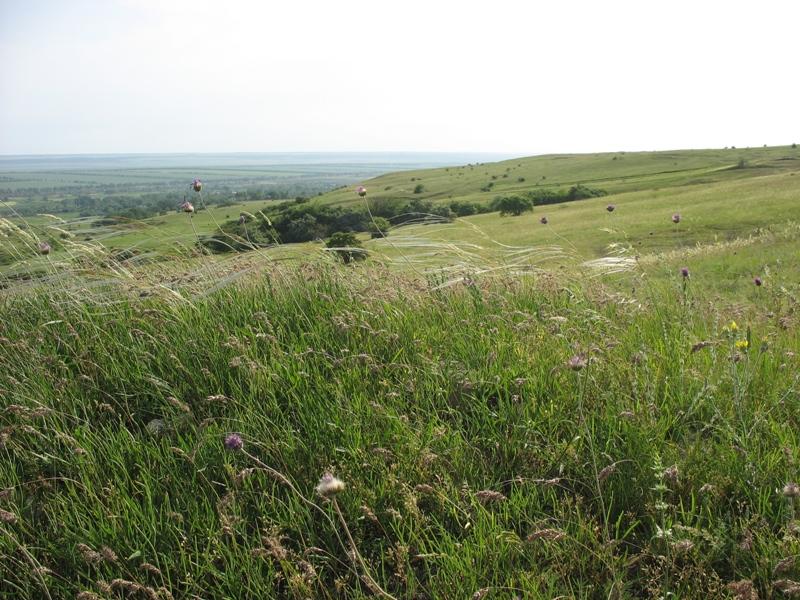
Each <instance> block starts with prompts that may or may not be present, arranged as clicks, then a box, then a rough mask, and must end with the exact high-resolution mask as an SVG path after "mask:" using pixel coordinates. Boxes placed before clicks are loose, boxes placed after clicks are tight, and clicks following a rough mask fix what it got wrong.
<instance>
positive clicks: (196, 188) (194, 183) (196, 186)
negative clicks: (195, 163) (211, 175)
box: [192, 179, 203, 192]
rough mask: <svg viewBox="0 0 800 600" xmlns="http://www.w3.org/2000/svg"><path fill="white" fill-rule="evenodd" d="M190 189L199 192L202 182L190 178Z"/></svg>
mask: <svg viewBox="0 0 800 600" xmlns="http://www.w3.org/2000/svg"><path fill="white" fill-rule="evenodd" d="M192 189H193V190H194V191H195V192H199V191H200V190H202V189H203V182H202V181H200V180H199V179H194V180H192Z"/></svg>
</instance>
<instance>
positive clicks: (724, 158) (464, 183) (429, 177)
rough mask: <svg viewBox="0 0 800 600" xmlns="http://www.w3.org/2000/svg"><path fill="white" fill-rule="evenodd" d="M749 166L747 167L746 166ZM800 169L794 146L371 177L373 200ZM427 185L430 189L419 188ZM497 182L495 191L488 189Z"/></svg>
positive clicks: (568, 158) (480, 195) (328, 198)
mask: <svg viewBox="0 0 800 600" xmlns="http://www.w3.org/2000/svg"><path fill="white" fill-rule="evenodd" d="M739 167H743V168H739ZM784 171H794V172H798V171H800V150H798V149H797V148H793V147H792V146H778V147H768V148H747V149H728V150H675V151H663V152H612V153H602V154H552V155H544V156H532V157H527V158H519V159H511V160H506V161H502V162H497V163H481V164H475V165H462V166H453V167H445V168H440V169H425V170H420V171H404V172H402V173H391V174H388V175H381V176H380V177H375V178H373V179H369V180H366V181H365V182H363V184H364V185H365V186H366V187H367V188H368V190H369V197H370V198H371V199H375V200H378V199H382V198H389V199H392V198H397V199H405V200H410V199H413V198H420V199H424V200H436V201H446V200H455V199H458V200H471V201H478V202H481V201H482V202H488V201H490V200H491V199H492V198H494V197H495V196H497V195H504V194H511V193H521V192H525V191H529V190H531V189H535V188H542V187H544V188H564V187H569V186H572V185H575V184H576V183H583V184H588V185H592V186H595V187H599V188H602V189H605V190H607V191H608V192H610V193H616V192H623V191H636V190H642V189H658V188H663V187H671V186H675V185H687V184H700V183H709V182H713V181H725V180H731V179H740V178H746V177H752V176H756V175H765V174H769V173H777V172H784ZM418 185H422V186H423V188H424V189H423V191H422V192H420V193H414V189H415V188H416V187H417V186H418ZM487 187H490V188H491V189H489V190H488V191H482V190H485V189H486V188H487ZM353 190H354V188H340V189H338V190H334V191H332V192H328V193H327V194H324V195H322V196H320V197H319V198H318V200H317V201H318V202H323V203H330V204H341V205H346V204H354V203H356V202H358V199H357V197H356V195H355V194H354V193H353Z"/></svg>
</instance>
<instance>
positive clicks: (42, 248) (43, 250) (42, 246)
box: [39, 242, 52, 256]
mask: <svg viewBox="0 0 800 600" xmlns="http://www.w3.org/2000/svg"><path fill="white" fill-rule="evenodd" d="M50 250H52V248H50V244H48V243H47V242H39V254H43V255H45V256H47V255H48V254H50Z"/></svg>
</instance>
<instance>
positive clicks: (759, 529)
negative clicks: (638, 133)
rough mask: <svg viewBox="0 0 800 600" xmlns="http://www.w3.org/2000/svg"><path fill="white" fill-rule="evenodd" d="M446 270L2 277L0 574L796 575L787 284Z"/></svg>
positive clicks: (100, 590)
mask: <svg viewBox="0 0 800 600" xmlns="http://www.w3.org/2000/svg"><path fill="white" fill-rule="evenodd" d="M448 282H451V280H449V278H448ZM441 283H442V282H441V281H434V280H431V281H424V280H421V279H419V278H411V277H408V276H405V275H401V274H397V273H394V272H389V271H385V270H382V269H379V268H376V267H366V268H356V269H352V268H345V267H339V268H336V267H331V266H316V267H315V266H305V267H302V268H297V269H291V270H290V269H282V268H278V267H272V268H269V269H265V270H263V271H261V272H260V273H259V274H258V275H257V276H255V277H251V278H249V279H248V280H247V281H243V280H242V281H240V282H238V283H230V284H228V285H225V286H222V287H220V288H219V289H216V290H215V291H212V292H210V293H206V294H204V295H198V296H195V297H191V296H188V295H183V296H179V295H177V294H175V293H172V292H168V291H166V290H165V289H162V288H158V289H157V290H156V291H155V292H154V294H153V295H152V296H148V297H146V298H140V297H139V295H138V294H133V293H129V292H126V291H125V290H124V289H117V290H114V291H109V290H104V291H103V292H102V293H99V292H98V293H93V292H91V291H90V290H89V289H87V290H84V291H83V292H81V293H76V292H75V291H74V290H73V289H71V288H69V287H67V286H61V285H57V284H54V285H50V286H42V287H40V288H39V289H38V290H33V291H30V292H29V293H26V294H16V295H6V296H4V297H3V299H2V300H0V302H2V304H0V318H2V325H0V335H2V338H1V339H0V365H2V366H1V367H0V394H1V396H0V398H1V399H0V407H1V408H0V481H1V482H2V485H0V510H2V512H0V529H1V530H2V535H0V580H1V581H2V584H1V585H0V596H2V597H6V598H48V597H49V598H74V597H79V598H84V599H85V598H96V597H100V598H121V597H124V598H128V597H130V598H134V597H141V598H170V597H174V598H279V597H291V598H365V597H370V596H372V595H374V594H375V593H376V592H377V589H376V588H377V587H380V588H381V589H383V590H385V592H386V593H387V594H389V595H391V596H394V597H396V598H470V597H472V598H513V597H516V596H519V597H524V598H554V597H559V596H560V597H576V598H627V597H652V598H665V597H668V596H669V595H670V594H671V595H672V596H673V597H681V598H709V597H721V596H725V595H726V594H735V593H739V592H737V590H739V591H741V590H742V589H744V590H745V591H747V590H749V589H752V590H754V591H755V592H757V593H759V594H761V597H771V595H774V596H775V597H780V594H781V593H782V592H781V591H780V590H789V593H791V589H792V587H791V586H792V585H793V584H792V581H797V580H800V570H798V569H799V567H800V560H798V556H799V555H800V521H798V517H799V516H800V515H798V512H797V511H798V510H800V499H798V498H796V497H792V496H791V494H792V493H793V490H794V488H792V487H791V486H790V485H788V484H791V483H793V482H797V481H798V479H800V472H798V469H800V464H799V462H800V434H798V432H800V423H798V420H800V417H799V415H800V397H799V396H798V390H799V385H800V383H799V382H798V377H799V376H798V373H800V370H799V369H798V356H797V355H796V354H795V353H797V352H798V350H800V339H798V338H799V336H798V329H797V314H798V313H797V311H798V305H797V304H798V302H797V297H796V295H793V293H792V291H791V290H787V289H783V290H781V289H779V288H777V287H771V286H764V287H761V288H758V290H756V291H757V293H758V294H757V295H756V296H755V297H754V298H753V299H752V300H753V301H752V302H751V303H748V304H746V305H738V306H731V307H726V306H724V305H722V304H720V303H717V302H714V301H712V298H713V296H712V294H711V293H710V292H711V290H706V289H704V286H703V283H702V280H699V279H695V278H690V279H689V280H688V281H684V280H681V278H680V277H679V276H678V275H676V278H675V279H673V280H671V281H668V282H666V283H665V284H664V285H660V286H657V285H649V286H648V285H645V286H643V287H641V288H639V289H638V290H637V291H636V292H634V293H629V294H625V295H622V294H619V293H617V292H614V291H613V290H612V289H610V288H606V287H605V286H604V285H602V284H601V283H599V282H593V283H592V284H591V285H583V284H581V283H579V282H578V281H576V280H571V279H567V278H566V277H562V278H559V277H556V276H553V275H539V276H537V277H536V278H535V279H520V278H501V277H496V278H491V279H486V280H483V279H477V280H472V279H466V280H465V281H464V282H463V283H462V284H458V285H449V286H445V287H442V285H441ZM731 321H735V322H736V324H737V325H736V327H732V326H731ZM745 341H746V342H748V344H747V347H746V348H744V347H743V346H744V342H745ZM737 343H738V347H737ZM231 432H236V433H239V434H240V435H241V436H242V438H243V440H244V448H243V451H231V450H226V448H225V447H224V444H223V442H224V439H225V436H226V435H227V434H229V433H231ZM325 472H331V473H333V474H334V475H336V476H337V477H339V478H340V479H341V480H342V481H344V482H345V484H346V488H345V489H344V491H342V492H340V493H339V494H338V496H337V497H336V499H335V502H336V504H335V505H334V503H333V502H332V501H330V500H326V499H325V498H321V497H319V496H317V495H315V491H314V488H315V486H316V485H317V482H318V480H319V478H320V476H321V475H323V473H325ZM784 492H786V493H784ZM337 507H340V508H341V511H342V516H343V520H344V525H343V524H342V523H341V522H340V521H339V519H338V516H337V514H336V508H337ZM348 535H352V538H353V542H354V544H355V548H356V551H355V552H354V551H353V548H352V547H351V545H350V543H349V540H348ZM359 556H360V557H363V564H362V561H360V560H359ZM371 581H373V582H374V584H373V583H371ZM730 584H735V585H736V586H738V587H729V585H730ZM743 593H744V592H743ZM741 597H747V596H741Z"/></svg>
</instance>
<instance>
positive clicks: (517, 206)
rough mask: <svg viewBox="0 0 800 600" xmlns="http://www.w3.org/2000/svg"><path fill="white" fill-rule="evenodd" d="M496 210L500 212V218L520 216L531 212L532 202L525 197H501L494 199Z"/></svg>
mask: <svg viewBox="0 0 800 600" xmlns="http://www.w3.org/2000/svg"><path fill="white" fill-rule="evenodd" d="M495 206H496V210H499V211H500V215H501V216H505V215H509V214H510V215H512V216H514V217H518V216H520V215H521V214H522V213H524V212H529V211H532V210H533V200H531V199H530V198H526V197H525V196H518V195H514V196H502V197H500V198H497V199H496V203H495Z"/></svg>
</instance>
